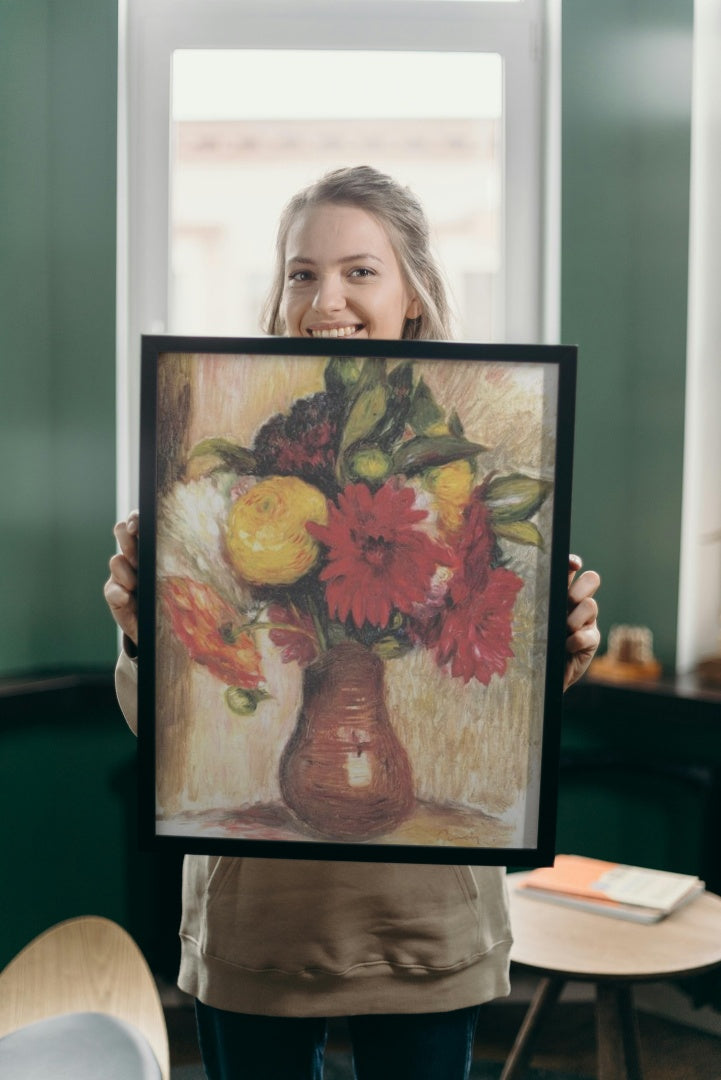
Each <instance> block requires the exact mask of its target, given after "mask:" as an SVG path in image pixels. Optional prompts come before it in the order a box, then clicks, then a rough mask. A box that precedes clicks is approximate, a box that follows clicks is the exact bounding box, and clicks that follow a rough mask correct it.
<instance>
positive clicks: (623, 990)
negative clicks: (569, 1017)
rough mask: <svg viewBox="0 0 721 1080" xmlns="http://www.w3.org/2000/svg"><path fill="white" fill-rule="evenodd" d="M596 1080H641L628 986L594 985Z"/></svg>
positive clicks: (636, 1038)
mask: <svg viewBox="0 0 721 1080" xmlns="http://www.w3.org/2000/svg"><path fill="white" fill-rule="evenodd" d="M596 1038H597V1043H598V1077H599V1080H643V1075H642V1073H641V1060H640V1055H639V1042H638V1024H637V1021H636V1014H635V1012H634V1009H633V997H632V993H631V985H630V983H597V984H596Z"/></svg>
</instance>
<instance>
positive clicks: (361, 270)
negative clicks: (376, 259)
mask: <svg viewBox="0 0 721 1080" xmlns="http://www.w3.org/2000/svg"><path fill="white" fill-rule="evenodd" d="M350 276H351V277H355V278H368V277H374V276H375V271H374V270H371V268H370V267H369V266H356V267H354V269H353V270H351V272H350Z"/></svg>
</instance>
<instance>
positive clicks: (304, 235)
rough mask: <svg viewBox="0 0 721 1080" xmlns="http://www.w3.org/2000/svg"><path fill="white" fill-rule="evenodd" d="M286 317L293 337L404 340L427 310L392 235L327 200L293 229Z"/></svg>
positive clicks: (366, 216) (288, 249) (357, 211)
mask: <svg viewBox="0 0 721 1080" xmlns="http://www.w3.org/2000/svg"><path fill="white" fill-rule="evenodd" d="M285 252H286V259H285V285H284V289H283V297H282V300H281V314H282V316H283V318H284V320H285V326H286V334H288V335H289V336H290V337H315V338H327V337H332V338H399V337H400V336H401V334H402V332H403V326H404V324H405V321H406V319H415V318H416V317H417V316H418V315H420V314H421V306H420V303H419V301H418V300H417V299H416V297H415V296H414V295H413V293H412V292H411V291H410V289H409V287H408V285H407V284H406V282H405V280H404V277H403V274H402V273H401V268H400V266H399V263H398V259H397V257H396V253H395V251H394V250H393V245H392V244H391V242H390V240H389V238H388V234H387V233H386V231H385V229H384V228H383V226H382V225H381V224H380V222H379V221H377V219H376V218H375V217H373V215H372V214H369V213H367V211H365V210H361V209H360V207H357V206H339V205H336V204H334V203H322V204H321V205H320V206H313V207H310V208H309V209H308V210H306V211H305V212H304V213H303V214H301V215H299V217H298V218H297V219H296V220H295V222H294V223H293V225H292V226H291V228H290V229H289V231H288V239H287V242H286V248H285Z"/></svg>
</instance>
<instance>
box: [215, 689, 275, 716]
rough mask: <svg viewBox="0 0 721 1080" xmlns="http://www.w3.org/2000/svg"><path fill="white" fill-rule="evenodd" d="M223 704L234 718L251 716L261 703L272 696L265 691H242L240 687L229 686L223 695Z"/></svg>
mask: <svg viewBox="0 0 721 1080" xmlns="http://www.w3.org/2000/svg"><path fill="white" fill-rule="evenodd" d="M223 696H224V697H225V704H226V705H227V706H228V708H229V709H230V711H231V712H234V713H235V714H236V716H252V715H253V713H254V712H255V710H256V709H257V708H258V705H259V704H260V702H261V701H268V699H269V698H270V697H271V696H272V695H271V694H269V693H268V692H267V690H261V689H257V690H244V689H243V687H242V686H229V687H228V689H227V690H226V691H225V694H224V695H223Z"/></svg>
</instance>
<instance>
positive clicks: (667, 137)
mask: <svg viewBox="0 0 721 1080" xmlns="http://www.w3.org/2000/svg"><path fill="white" fill-rule="evenodd" d="M692 20H693V3H692V0H607V2H606V3H603V4H598V3H596V2H594V0H567V2H566V3H565V4H564V5H563V166H562V168H563V172H562V175H563V196H562V230H563V234H562V235H563V241H562V288H561V296H562V340H563V341H565V342H568V343H575V344H578V346H579V388H578V412H577V425H576V457H575V470H574V471H575V484H574V494H573V499H574V503H573V541H572V542H573V546H574V548H576V549H577V550H578V551H579V552H580V553H581V554H582V555H583V556H584V559H585V562H586V565H587V566H592V567H594V568H596V569H598V570H599V571H600V573H601V575H602V578H603V588H602V592H601V594H600V596H599V599H600V602H601V628H602V631H604V633H605V632H607V631H608V628H609V627H610V626H611V625H612V624H613V623H633V624H643V625H647V626H650V627H651V629H652V630H653V632H654V638H655V645H656V653H657V655H658V657H659V659H661V660H662V661H663V662H664V664H666V665H668V666H672V665H673V663H674V654H675V636H676V614H677V590H678V557H679V544H680V514H681V483H682V464H683V409H684V378H685V351H686V292H687V262H688V207H689V153H690V109H691V44H692Z"/></svg>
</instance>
